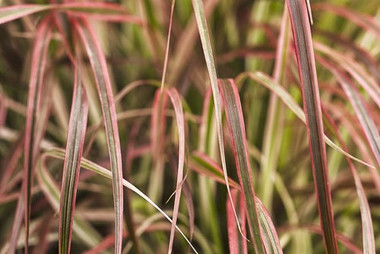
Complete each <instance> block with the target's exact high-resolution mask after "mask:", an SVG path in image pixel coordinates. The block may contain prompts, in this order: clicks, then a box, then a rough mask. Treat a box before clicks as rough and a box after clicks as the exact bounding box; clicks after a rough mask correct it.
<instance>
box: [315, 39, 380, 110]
mask: <svg viewBox="0 0 380 254" xmlns="http://www.w3.org/2000/svg"><path fill="white" fill-rule="evenodd" d="M314 47H315V49H316V50H318V51H320V52H321V53H324V54H326V56H328V58H329V59H332V60H333V61H334V62H336V63H337V65H336V66H339V65H340V66H341V67H342V68H343V69H344V70H345V71H347V72H348V73H350V75H351V76H352V77H353V78H354V79H355V80H356V81H357V82H358V84H359V85H361V86H362V87H363V89H364V90H365V91H366V92H367V93H368V95H369V96H370V97H371V98H372V100H373V101H374V102H375V103H376V105H377V106H378V107H380V86H379V84H377V83H376V81H375V80H374V79H373V78H372V77H371V76H370V75H368V73H366V72H365V71H364V70H363V69H362V68H361V67H360V65H359V64H358V63H356V62H355V61H354V60H353V59H351V58H350V57H347V56H345V55H344V54H342V53H339V52H338V51H336V50H334V49H332V48H330V47H328V46H326V45H323V44H322V43H315V46H314ZM317 60H318V58H317ZM334 65H335V64H333V66H334Z"/></svg>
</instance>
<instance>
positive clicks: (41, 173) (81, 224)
mask: <svg viewBox="0 0 380 254" xmlns="http://www.w3.org/2000/svg"><path fill="white" fill-rule="evenodd" d="M60 152H61V153H60V156H61V157H60V159H62V160H64V158H65V150H60ZM47 157H48V154H46V153H44V154H43V155H42V156H41V157H40V159H39V161H38V162H37V166H36V167H37V172H36V176H37V180H38V182H39V184H40V186H41V189H42V191H43V193H44V194H45V197H46V199H47V200H48V202H49V203H50V205H51V206H52V207H53V209H54V210H55V211H56V212H59V207H60V192H59V188H58V185H57V183H56V182H55V181H54V179H53V178H52V176H51V175H50V173H49V172H48V170H47V168H46V165H45V161H46V159H47ZM72 230H73V232H74V234H75V235H76V236H77V237H78V238H79V239H80V241H82V242H83V243H84V244H85V245H86V246H88V247H93V246H96V245H97V244H99V242H100V240H101V237H100V235H99V234H98V232H97V231H95V230H94V229H93V228H92V227H91V226H90V225H89V224H88V223H86V222H85V221H84V220H82V219H80V218H79V217H78V216H77V215H74V218H73V226H72Z"/></svg>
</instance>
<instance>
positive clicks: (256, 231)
mask: <svg viewBox="0 0 380 254" xmlns="http://www.w3.org/2000/svg"><path fill="white" fill-rule="evenodd" d="M219 87H220V91H221V95H222V98H223V103H224V107H225V111H226V116H227V122H228V126H229V130H230V133H231V143H232V148H233V153H234V157H235V164H236V169H237V170H238V176H239V182H240V186H241V188H242V190H243V191H242V192H243V197H244V202H245V205H246V207H247V213H248V225H249V229H250V232H251V235H252V238H253V245H254V248H255V252H256V253H264V251H265V250H264V246H263V240H262V236H261V234H260V225H259V218H258V217H259V216H258V213H257V207H256V202H255V191H254V189H253V182H252V170H251V166H250V162H249V155H248V146H247V138H246V135H245V127H244V119H243V111H242V108H241V104H240V98H239V93H238V91H237V88H236V85H235V83H234V81H233V80H232V79H229V80H219Z"/></svg>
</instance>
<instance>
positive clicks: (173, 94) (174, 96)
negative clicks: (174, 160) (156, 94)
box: [165, 88, 186, 253]
mask: <svg viewBox="0 0 380 254" xmlns="http://www.w3.org/2000/svg"><path fill="white" fill-rule="evenodd" d="M165 92H166V93H167V94H168V96H169V97H170V100H171V101H172V104H173V107H174V110H175V115H176V121H177V128H178V136H179V139H178V140H179V144H178V149H179V151H178V156H179V158H178V173H177V184H176V193H175V199H174V208H173V218H172V227H171V230H170V239H169V249H168V253H172V249H173V241H174V234H175V229H176V223H177V217H178V210H179V202H180V198H181V191H182V183H183V171H184V166H185V156H186V154H185V119H184V114H183V109H182V103H181V98H180V96H179V94H178V92H177V90H175V89H174V88H170V89H167V90H165Z"/></svg>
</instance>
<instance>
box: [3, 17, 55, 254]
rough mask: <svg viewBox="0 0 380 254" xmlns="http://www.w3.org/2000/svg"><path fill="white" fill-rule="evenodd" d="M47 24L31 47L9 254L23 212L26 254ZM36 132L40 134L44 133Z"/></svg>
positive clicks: (48, 38) (48, 28) (49, 31)
mask: <svg viewBox="0 0 380 254" xmlns="http://www.w3.org/2000/svg"><path fill="white" fill-rule="evenodd" d="M49 22H50V19H49V18H46V19H44V20H43V21H42V23H41V24H40V25H39V27H38V31H37V36H36V39H35V44H34V48H33V55H32V67H31V72H30V82H29V92H28V106H27V118H26V127H25V141H24V176H23V184H22V191H23V195H21V197H20V199H19V201H18V203H17V209H16V215H15V221H14V224H13V227H12V233H11V240H10V249H9V252H10V253H13V252H14V251H15V248H16V241H17V238H18V234H19V230H20V227H21V223H22V219H21V218H20V217H19V216H21V214H22V213H24V223H25V252H26V253H27V252H28V239H29V217H30V206H31V205H30V199H31V198H30V196H31V185H32V178H33V169H34V167H35V163H36V156H37V154H38V151H39V149H40V147H39V144H40V143H39V142H40V141H41V140H39V139H38V138H37V136H39V135H36V133H35V132H36V124H37V116H38V114H39V113H40V112H38V111H39V109H40V100H41V92H42V85H43V76H44V72H45V67H46V58H47V49H48V46H49V43H50V39H51V30H50V27H49ZM38 131H40V132H43V130H38ZM40 135H42V134H40Z"/></svg>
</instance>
